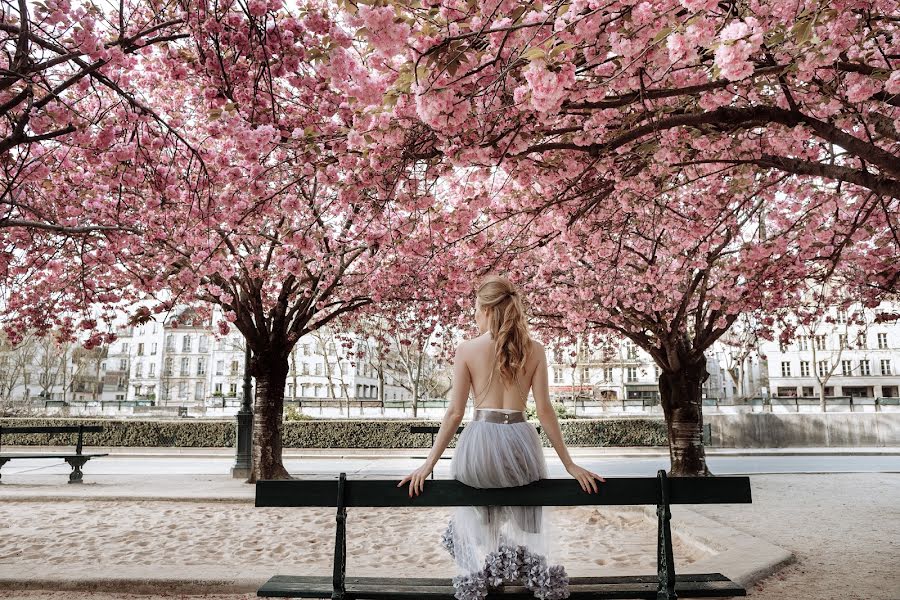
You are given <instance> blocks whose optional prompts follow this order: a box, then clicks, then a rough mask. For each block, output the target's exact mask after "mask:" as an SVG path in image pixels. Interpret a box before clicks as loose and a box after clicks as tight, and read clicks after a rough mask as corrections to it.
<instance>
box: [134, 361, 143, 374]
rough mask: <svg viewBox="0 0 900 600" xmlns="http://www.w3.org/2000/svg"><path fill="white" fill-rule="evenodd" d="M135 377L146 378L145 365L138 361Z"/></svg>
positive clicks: (135, 367) (135, 366)
mask: <svg viewBox="0 0 900 600" xmlns="http://www.w3.org/2000/svg"><path fill="white" fill-rule="evenodd" d="M134 376H135V377H143V376H144V363H142V362H140V361H138V363H137V364H136V365H134Z"/></svg>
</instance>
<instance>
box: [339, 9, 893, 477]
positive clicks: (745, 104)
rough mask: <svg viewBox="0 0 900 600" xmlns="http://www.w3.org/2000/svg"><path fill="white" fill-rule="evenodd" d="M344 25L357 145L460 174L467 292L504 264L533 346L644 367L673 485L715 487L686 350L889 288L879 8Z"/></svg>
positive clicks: (889, 134)
mask: <svg viewBox="0 0 900 600" xmlns="http://www.w3.org/2000/svg"><path fill="white" fill-rule="evenodd" d="M345 10H346V12H347V20H348V23H350V24H351V25H354V26H356V27H359V28H360V29H359V31H360V32H361V35H364V36H366V38H367V40H368V42H369V46H370V48H369V50H368V51H367V52H366V53H363V55H362V58H361V59H360V62H359V66H357V67H356V70H355V71H354V76H353V77H354V82H355V84H356V87H357V88H358V89H349V88H348V89H347V93H349V94H353V95H354V97H356V98H357V99H358V100H359V101H360V102H361V103H368V104H369V109H368V110H367V111H360V113H359V115H358V116H357V119H356V125H355V127H356V130H357V131H358V136H360V137H361V136H367V139H369V140H372V144H373V145H375V146H377V148H378V151H379V152H380V155H381V156H391V157H394V158H395V159H398V158H399V159H401V160H407V161H412V162H413V163H414V164H417V165H429V166H431V168H432V169H434V170H435V171H436V172H437V171H440V169H439V167H438V166H437V165H444V166H445V167H446V169H453V170H455V171H457V172H458V171H460V170H462V171H464V172H465V173H466V174H467V176H468V177H469V178H470V181H469V182H468V183H467V184H466V187H467V188H468V189H472V188H474V190H473V191H471V192H469V193H467V194H460V195H459V196H458V202H457V205H458V206H459V207H463V201H464V200H465V201H466V202H468V207H466V208H462V210H474V211H475V212H476V213H477V214H478V216H475V217H473V218H471V219H468V221H469V222H470V223H471V224H472V227H471V229H470V232H469V233H467V234H465V235H461V236H460V237H459V240H460V244H461V246H460V247H461V248H463V249H464V250H463V251H461V252H460V253H459V254H458V255H457V256H458V257H462V256H464V255H465V254H466V252H471V251H473V249H474V248H477V250H475V251H476V252H479V253H481V254H482V255H484V256H488V257H490V258H486V259H483V260H478V261H476V263H475V265H474V266H473V267H472V268H471V269H467V270H466V275H465V276H466V277H470V276H471V272H473V271H474V272H480V271H479V270H478V269H479V266H481V267H483V266H484V265H485V263H490V265H491V266H492V267H493V268H499V267H502V268H504V269H507V270H509V271H510V272H511V273H512V274H514V275H515V276H516V277H518V278H519V280H520V281H521V282H523V283H526V284H527V285H529V287H531V289H533V290H534V291H535V293H534V294H533V296H534V297H535V298H536V305H537V306H536V307H535V308H536V310H537V316H538V318H539V320H541V321H543V322H544V324H545V326H546V327H547V328H548V329H549V330H550V331H560V332H562V333H564V334H568V331H569V330H571V331H574V332H579V331H582V330H588V329H592V328H598V329H600V330H605V331H614V332H617V333H618V334H620V335H622V336H624V337H627V338H629V339H631V340H632V341H633V342H634V343H636V344H637V345H639V346H641V347H642V348H644V349H645V350H646V351H647V352H649V353H650V354H651V356H653V358H654V360H655V361H656V362H657V364H658V365H659V367H660V369H661V375H660V389H661V396H662V403H663V409H664V412H665V416H666V421H667V423H668V427H669V441H670V450H671V459H672V473H673V474H675V475H704V474H709V470H708V468H707V467H706V462H705V455H704V452H703V447H702V443H701V441H700V440H701V431H702V411H701V402H700V389H701V384H702V381H703V380H704V379H705V377H706V370H705V358H704V355H703V353H704V351H705V350H706V349H707V348H708V347H709V346H710V345H711V344H712V343H713V342H714V341H715V340H716V339H718V338H720V337H721V336H722V335H723V334H724V332H726V331H727V330H728V329H729V327H730V326H731V324H732V323H733V322H734V321H735V319H736V318H737V317H738V315H741V314H745V313H748V312H752V311H764V312H765V311H774V310H776V309H778V308H779V307H781V306H786V305H788V304H790V303H791V302H793V301H794V300H795V299H797V298H798V297H799V294H800V291H801V290H803V289H805V288H806V287H807V286H808V285H809V282H811V281H814V280H819V281H831V282H836V281H840V282H841V283H840V284H837V285H835V289H846V290H850V289H855V290H857V291H856V293H857V294H858V295H860V296H866V301H867V302H869V303H873V302H876V301H877V298H878V297H879V296H880V295H882V294H884V293H885V292H888V293H889V292H891V291H894V290H895V287H896V283H897V281H898V269H900V265H898V263H897V261H896V256H897V254H898V252H900V242H898V236H897V231H898V217H897V215H898V214H900V206H898V204H900V179H898V178H900V160H898V151H900V108H898V106H900V100H898V93H900V52H898V43H900V36H898V35H897V26H898V22H897V20H896V18H895V15H896V14H897V3H896V2H894V1H870V2H832V3H827V4H822V3H815V2H799V3H786V2H781V1H777V0H754V1H752V2H749V3H743V4H741V3H720V2H712V1H707V0H681V1H678V0H648V1H643V2H634V1H622V2H608V3H600V2H594V1H592V0H576V1H574V2H569V1H562V0H559V1H556V2H547V3H531V2H519V1H515V0H503V1H497V0H486V1H477V2H468V3H466V2H458V1H454V0H436V1H431V2H425V3H421V4H419V3H408V2H404V1H403V0H396V1H393V2H389V3H388V5H387V6H382V5H381V3H374V4H373V3H369V2H366V1H363V2H358V1H351V2H348V3H347V4H345ZM373 97H375V98H376V99H377V100H376V101H372V100H371V99H372V98H373ZM446 169H445V170H444V171H442V173H445V174H446V173H447V172H448V171H447V170H446ZM473 180H474V183H473ZM473 204H474V208H473ZM466 220H467V219H460V220H459V222H460V223H461V222H464V221H466ZM546 286H549V291H548V288H547V287H546ZM758 322H759V324H760V328H761V331H760V334H761V335H769V336H771V335H773V334H774V333H776V331H775V328H774V317H771V316H770V317H768V318H766V319H760V320H759V321H758ZM777 333H778V334H779V335H782V336H784V335H790V330H789V329H779V330H778V331H777Z"/></svg>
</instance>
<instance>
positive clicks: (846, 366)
mask: <svg viewBox="0 0 900 600" xmlns="http://www.w3.org/2000/svg"><path fill="white" fill-rule="evenodd" d="M852 373H853V366H852V365H851V363H850V361H849V360H842V361H841V374H842V375H843V376H844V377H850V375H852Z"/></svg>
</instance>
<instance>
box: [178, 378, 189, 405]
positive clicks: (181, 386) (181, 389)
mask: <svg viewBox="0 0 900 600" xmlns="http://www.w3.org/2000/svg"><path fill="white" fill-rule="evenodd" d="M187 393H188V392H187V381H179V382H178V399H179V400H187Z"/></svg>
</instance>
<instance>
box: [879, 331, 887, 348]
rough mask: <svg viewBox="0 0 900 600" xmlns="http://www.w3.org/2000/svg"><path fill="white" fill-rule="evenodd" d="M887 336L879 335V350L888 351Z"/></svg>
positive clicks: (884, 334)
mask: <svg viewBox="0 0 900 600" xmlns="http://www.w3.org/2000/svg"><path fill="white" fill-rule="evenodd" d="M887 347H888V345H887V334H886V333H879V334H878V349H879V350H887Z"/></svg>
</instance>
